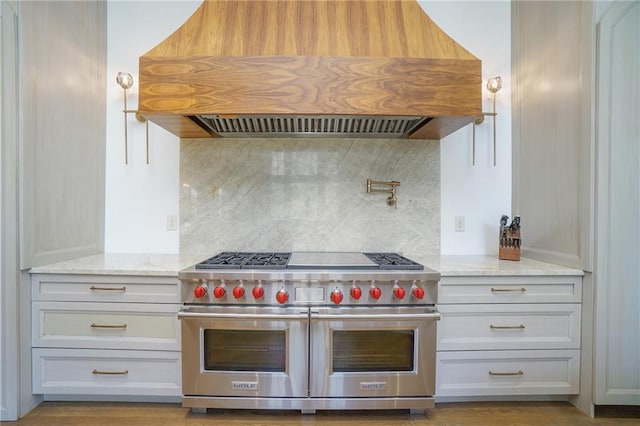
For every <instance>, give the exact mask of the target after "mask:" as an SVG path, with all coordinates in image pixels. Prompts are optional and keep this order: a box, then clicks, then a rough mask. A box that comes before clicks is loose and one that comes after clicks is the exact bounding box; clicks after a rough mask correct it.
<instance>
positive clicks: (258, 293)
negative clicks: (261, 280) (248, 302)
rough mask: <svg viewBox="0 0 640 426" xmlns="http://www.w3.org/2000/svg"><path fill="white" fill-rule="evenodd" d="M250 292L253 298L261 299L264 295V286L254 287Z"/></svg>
mask: <svg viewBox="0 0 640 426" xmlns="http://www.w3.org/2000/svg"><path fill="white" fill-rule="evenodd" d="M251 294H253V298H254V299H262V298H263V297H264V288H262V286H257V287H254V288H253V290H251Z"/></svg>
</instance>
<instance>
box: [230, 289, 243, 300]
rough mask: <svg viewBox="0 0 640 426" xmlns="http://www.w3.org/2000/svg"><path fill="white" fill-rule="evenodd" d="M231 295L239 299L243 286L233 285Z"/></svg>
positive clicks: (241, 295)
mask: <svg viewBox="0 0 640 426" xmlns="http://www.w3.org/2000/svg"><path fill="white" fill-rule="evenodd" d="M233 297H235V298H236V299H240V298H241V297H244V287H242V286H238V287H234V288H233Z"/></svg>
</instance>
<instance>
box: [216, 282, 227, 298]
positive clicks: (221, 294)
mask: <svg viewBox="0 0 640 426" xmlns="http://www.w3.org/2000/svg"><path fill="white" fill-rule="evenodd" d="M226 292H227V291H226V290H225V288H224V287H223V286H221V285H219V286H218V287H216V288H214V289H213V297H215V298H216V299H220V298H221V297H224V294H225V293H226Z"/></svg>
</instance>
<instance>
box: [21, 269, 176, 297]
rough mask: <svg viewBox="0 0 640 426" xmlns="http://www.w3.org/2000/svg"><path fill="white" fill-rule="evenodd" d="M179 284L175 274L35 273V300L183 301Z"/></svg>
mask: <svg viewBox="0 0 640 426" xmlns="http://www.w3.org/2000/svg"><path fill="white" fill-rule="evenodd" d="M178 283H179V281H178V279H177V278H172V277H145V276H113V275H56V274H33V275H32V276H31V300H41V301H59V302H73V301H86V302H143V303H180V293H179V287H178Z"/></svg>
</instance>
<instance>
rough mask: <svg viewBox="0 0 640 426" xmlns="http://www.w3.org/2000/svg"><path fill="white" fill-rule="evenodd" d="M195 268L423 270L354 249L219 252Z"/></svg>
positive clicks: (386, 255) (395, 255) (392, 255)
mask: <svg viewBox="0 0 640 426" xmlns="http://www.w3.org/2000/svg"><path fill="white" fill-rule="evenodd" d="M195 268H196V269H280V270H282V269H331V270H345V269H347V270H361V269H365V270H371V269H373V270H423V269H424V267H423V266H422V265H421V264H419V263H417V262H414V261H413V260H411V259H407V258H406V257H404V256H401V255H400V254H398V253H357V252H222V253H219V254H217V255H216V256H213V257H211V258H209V259H207V260H205V261H203V262H200V263H198V264H197V265H196V266H195Z"/></svg>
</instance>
